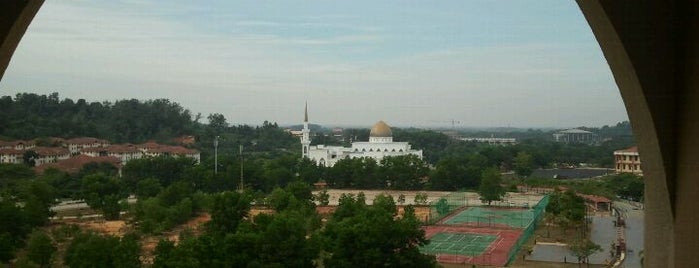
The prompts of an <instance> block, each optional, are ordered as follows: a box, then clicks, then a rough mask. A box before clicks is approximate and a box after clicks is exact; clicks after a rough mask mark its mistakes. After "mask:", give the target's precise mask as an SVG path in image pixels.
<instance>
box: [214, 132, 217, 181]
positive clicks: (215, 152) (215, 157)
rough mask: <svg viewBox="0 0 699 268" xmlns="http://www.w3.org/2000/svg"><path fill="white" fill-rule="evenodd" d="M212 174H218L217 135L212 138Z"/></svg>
mask: <svg viewBox="0 0 699 268" xmlns="http://www.w3.org/2000/svg"><path fill="white" fill-rule="evenodd" d="M214 174H218V136H216V137H215V138H214Z"/></svg>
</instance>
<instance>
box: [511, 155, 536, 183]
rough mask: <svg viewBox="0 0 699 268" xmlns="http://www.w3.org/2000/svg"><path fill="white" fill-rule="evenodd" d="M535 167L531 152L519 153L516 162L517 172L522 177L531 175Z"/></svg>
mask: <svg viewBox="0 0 699 268" xmlns="http://www.w3.org/2000/svg"><path fill="white" fill-rule="evenodd" d="M533 167H534V162H533V160H532V156H531V155H530V154H528V153H527V152H524V151H522V152H519V153H517V156H516V157H515V162H514V169H515V174H517V175H518V176H520V177H529V175H531V174H532V168H533Z"/></svg>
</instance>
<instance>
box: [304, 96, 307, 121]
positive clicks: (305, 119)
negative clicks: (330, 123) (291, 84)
mask: <svg viewBox="0 0 699 268" xmlns="http://www.w3.org/2000/svg"><path fill="white" fill-rule="evenodd" d="M303 122H308V101H306V108H305V109H304V114H303Z"/></svg>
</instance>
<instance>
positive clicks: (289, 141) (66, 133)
mask: <svg viewBox="0 0 699 268" xmlns="http://www.w3.org/2000/svg"><path fill="white" fill-rule="evenodd" d="M202 119H203V118H202V115H201V114H196V115H192V113H191V112H190V111H189V110H188V109H185V108H183V107H182V106H181V105H180V104H178V103H175V102H171V101H169V100H167V99H155V100H146V101H141V100H137V99H125V100H117V101H115V102H109V101H104V102H88V101H86V100H85V99H78V100H72V99H70V98H64V99H61V98H60V97H59V95H58V93H52V94H50V95H37V94H33V93H20V94H17V95H16V96H15V97H14V98H12V97H10V96H3V97H0V137H2V138H3V139H25V140H26V139H35V138H45V137H63V138H73V137H96V138H101V139H106V140H109V141H110V142H112V143H127V142H128V143H142V142H145V141H148V140H156V141H159V142H163V143H170V142H172V141H171V140H172V139H173V138H176V137H180V136H183V135H194V136H195V137H196V138H197V144H196V145H195V147H196V148H197V149H200V150H204V151H205V152H206V153H207V154H208V152H209V151H213V147H214V145H213V139H214V137H215V136H220V149H222V151H223V152H233V151H235V152H237V151H238V146H239V145H243V146H245V149H246V150H248V151H271V150H276V149H280V148H284V149H290V148H292V147H294V148H296V147H300V144H299V145H298V146H296V145H297V143H298V139H296V138H294V137H292V136H291V135H289V134H288V133H286V132H284V130H282V129H281V128H279V126H278V125H277V124H276V123H270V122H266V121H265V122H264V123H263V124H262V126H259V127H254V126H248V125H229V123H228V122H226V118H225V117H224V116H223V115H222V114H210V115H209V116H208V117H207V118H206V119H208V122H207V123H204V122H200V121H202ZM204 120H205V119H204Z"/></svg>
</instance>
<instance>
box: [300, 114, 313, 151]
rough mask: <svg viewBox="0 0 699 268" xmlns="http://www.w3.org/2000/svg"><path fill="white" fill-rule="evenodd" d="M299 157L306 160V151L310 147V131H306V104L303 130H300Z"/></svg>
mask: <svg viewBox="0 0 699 268" xmlns="http://www.w3.org/2000/svg"><path fill="white" fill-rule="evenodd" d="M301 134H302V135H301V155H302V156H303V157H305V158H308V150H309V149H310V146H311V136H310V134H311V130H310V129H308V102H306V108H305V110H304V115H303V130H301Z"/></svg>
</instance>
